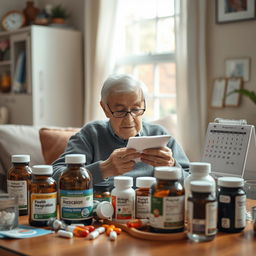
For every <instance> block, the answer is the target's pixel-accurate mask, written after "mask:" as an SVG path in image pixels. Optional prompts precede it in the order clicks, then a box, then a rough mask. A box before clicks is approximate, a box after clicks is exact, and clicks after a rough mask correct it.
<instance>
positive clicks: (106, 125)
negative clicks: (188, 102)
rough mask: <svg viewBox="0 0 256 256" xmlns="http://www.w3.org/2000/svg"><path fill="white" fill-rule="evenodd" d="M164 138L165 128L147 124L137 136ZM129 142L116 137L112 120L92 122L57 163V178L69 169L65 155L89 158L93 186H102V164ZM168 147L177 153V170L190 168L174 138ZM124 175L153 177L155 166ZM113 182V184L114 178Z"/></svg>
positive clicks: (141, 167)
mask: <svg viewBox="0 0 256 256" xmlns="http://www.w3.org/2000/svg"><path fill="white" fill-rule="evenodd" d="M162 134H168V133H167V132H166V131H165V129H164V128H163V127H162V126H160V125H156V124H150V123H146V122H143V123H142V129H141V131H140V133H139V134H138V135H137V136H153V135H162ZM127 142H128V141H127V140H123V139H122V138H120V137H118V136H117V135H116V134H115V133H114V131H113V129H112V127H111V124H110V122H109V121H108V120H105V121H93V122H90V123H88V124H86V125H85V126H84V127H83V128H82V129H81V130H80V131H79V132H78V133H76V134H75V135H73V136H72V137H71V138H70V140H69V142H68V144H67V147H66V150H65V152H64V153H63V154H62V155H61V156H60V157H59V159H57V160H56V161H55V162H54V163H53V170H54V174H53V178H54V179H55V180H56V181H58V179H59V176H60V175H61V173H62V171H63V170H64V169H65V168H66V166H65V155H67V154H85V155H86V167H87V169H89V170H90V172H91V174H92V177H93V183H94V184H95V183H99V182H101V181H102V174H101V170H100V162H101V161H103V160H106V159H107V158H108V157H109V156H110V154H111V153H112V152H113V150H115V149H117V148H122V147H126V145H127ZM167 146H168V147H169V148H170V149H171V150H172V152H173V157H174V158H175V160H176V166H181V167H182V168H183V169H186V168H188V165H189V160H188V158H187V156H186V155H185V153H184V151H183V149H182V148H181V146H180V145H179V144H178V143H177V142H176V141H175V139H174V138H172V137H171V139H170V141H169V142H168V144H167ZM123 175H126V176H131V177H133V178H134V179H135V178H136V177H139V176H153V166H151V165H147V164H145V163H142V162H138V163H136V165H135V168H134V169H133V170H131V171H129V172H126V173H124V174H123ZM183 175H184V172H183ZM110 180H113V177H112V178H110Z"/></svg>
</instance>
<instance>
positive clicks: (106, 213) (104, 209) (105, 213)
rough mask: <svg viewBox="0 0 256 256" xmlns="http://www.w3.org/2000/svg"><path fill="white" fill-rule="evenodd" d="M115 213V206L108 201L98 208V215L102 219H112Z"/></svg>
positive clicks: (100, 204) (101, 203)
mask: <svg viewBox="0 0 256 256" xmlns="http://www.w3.org/2000/svg"><path fill="white" fill-rule="evenodd" d="M113 213H114V208H113V205H112V204H111V203H110V202H108V201H102V202H100V203H99V204H98V205H97V207H96V214H97V216H98V217H99V218H100V219H103V220H105V219H110V218H111V217H112V216H113Z"/></svg>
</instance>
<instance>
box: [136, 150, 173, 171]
mask: <svg viewBox="0 0 256 256" xmlns="http://www.w3.org/2000/svg"><path fill="white" fill-rule="evenodd" d="M140 159H141V161H142V162H144V163H145V164H149V165H152V166H174V165H175V159H174V158H173V156H172V150H171V149H170V148H168V147H161V148H148V149H144V150H143V152H142V153H141V157H140Z"/></svg>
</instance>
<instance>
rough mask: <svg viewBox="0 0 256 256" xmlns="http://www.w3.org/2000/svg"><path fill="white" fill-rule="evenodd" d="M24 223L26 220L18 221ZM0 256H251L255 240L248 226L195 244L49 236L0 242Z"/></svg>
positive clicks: (124, 235)
mask: <svg viewBox="0 0 256 256" xmlns="http://www.w3.org/2000/svg"><path fill="white" fill-rule="evenodd" d="M20 223H21V224H25V223H27V216H23V217H20ZM0 255H1V256H12V255H31V256H34V255H35V256H52V255H53V256H70V255H71V256H80V255H83V256H84V255H85V256H94V255H97V256H98V255H100V256H101V255H103V256H107V255H111V256H114V255H118V256H120V255H121V256H126V255H130V256H133V255H138V256H144V255H151V256H154V255H156V256H161V255H166V256H169V255H171V256H173V255H179V256H182V255H196V256H203V255H207V256H217V255H218V256H219V255H221V256H224V255H225V256H229V255H232V256H233V255H239V256H250V255H256V236H254V232H253V226H252V223H251V222H248V223H247V227H246V229H245V230H244V231H243V232H241V233H237V234H225V233H218V235H217V236H216V238H215V239H214V240H213V241H210V242H203V243H194V242H191V241H189V240H188V239H184V240H179V241H149V240H142V239H137V238H134V237H132V236H130V235H129V234H127V233H125V232H123V233H122V234H121V235H119V236H118V239H117V240H116V241H114V242H113V241H110V240H108V237H107V236H106V235H105V234H103V235H100V237H98V238H97V239H95V240H92V241H91V240H85V239H84V238H73V239H65V238H61V237H58V236H56V234H50V235H45V236H40V237H34V238H26V239H0Z"/></svg>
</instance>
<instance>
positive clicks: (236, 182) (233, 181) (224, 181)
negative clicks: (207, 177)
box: [218, 177, 244, 188]
mask: <svg viewBox="0 0 256 256" xmlns="http://www.w3.org/2000/svg"><path fill="white" fill-rule="evenodd" d="M218 185H219V186H221V187H226V188H239V187H243V185H244V179H243V178H238V177H220V178H218Z"/></svg>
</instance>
